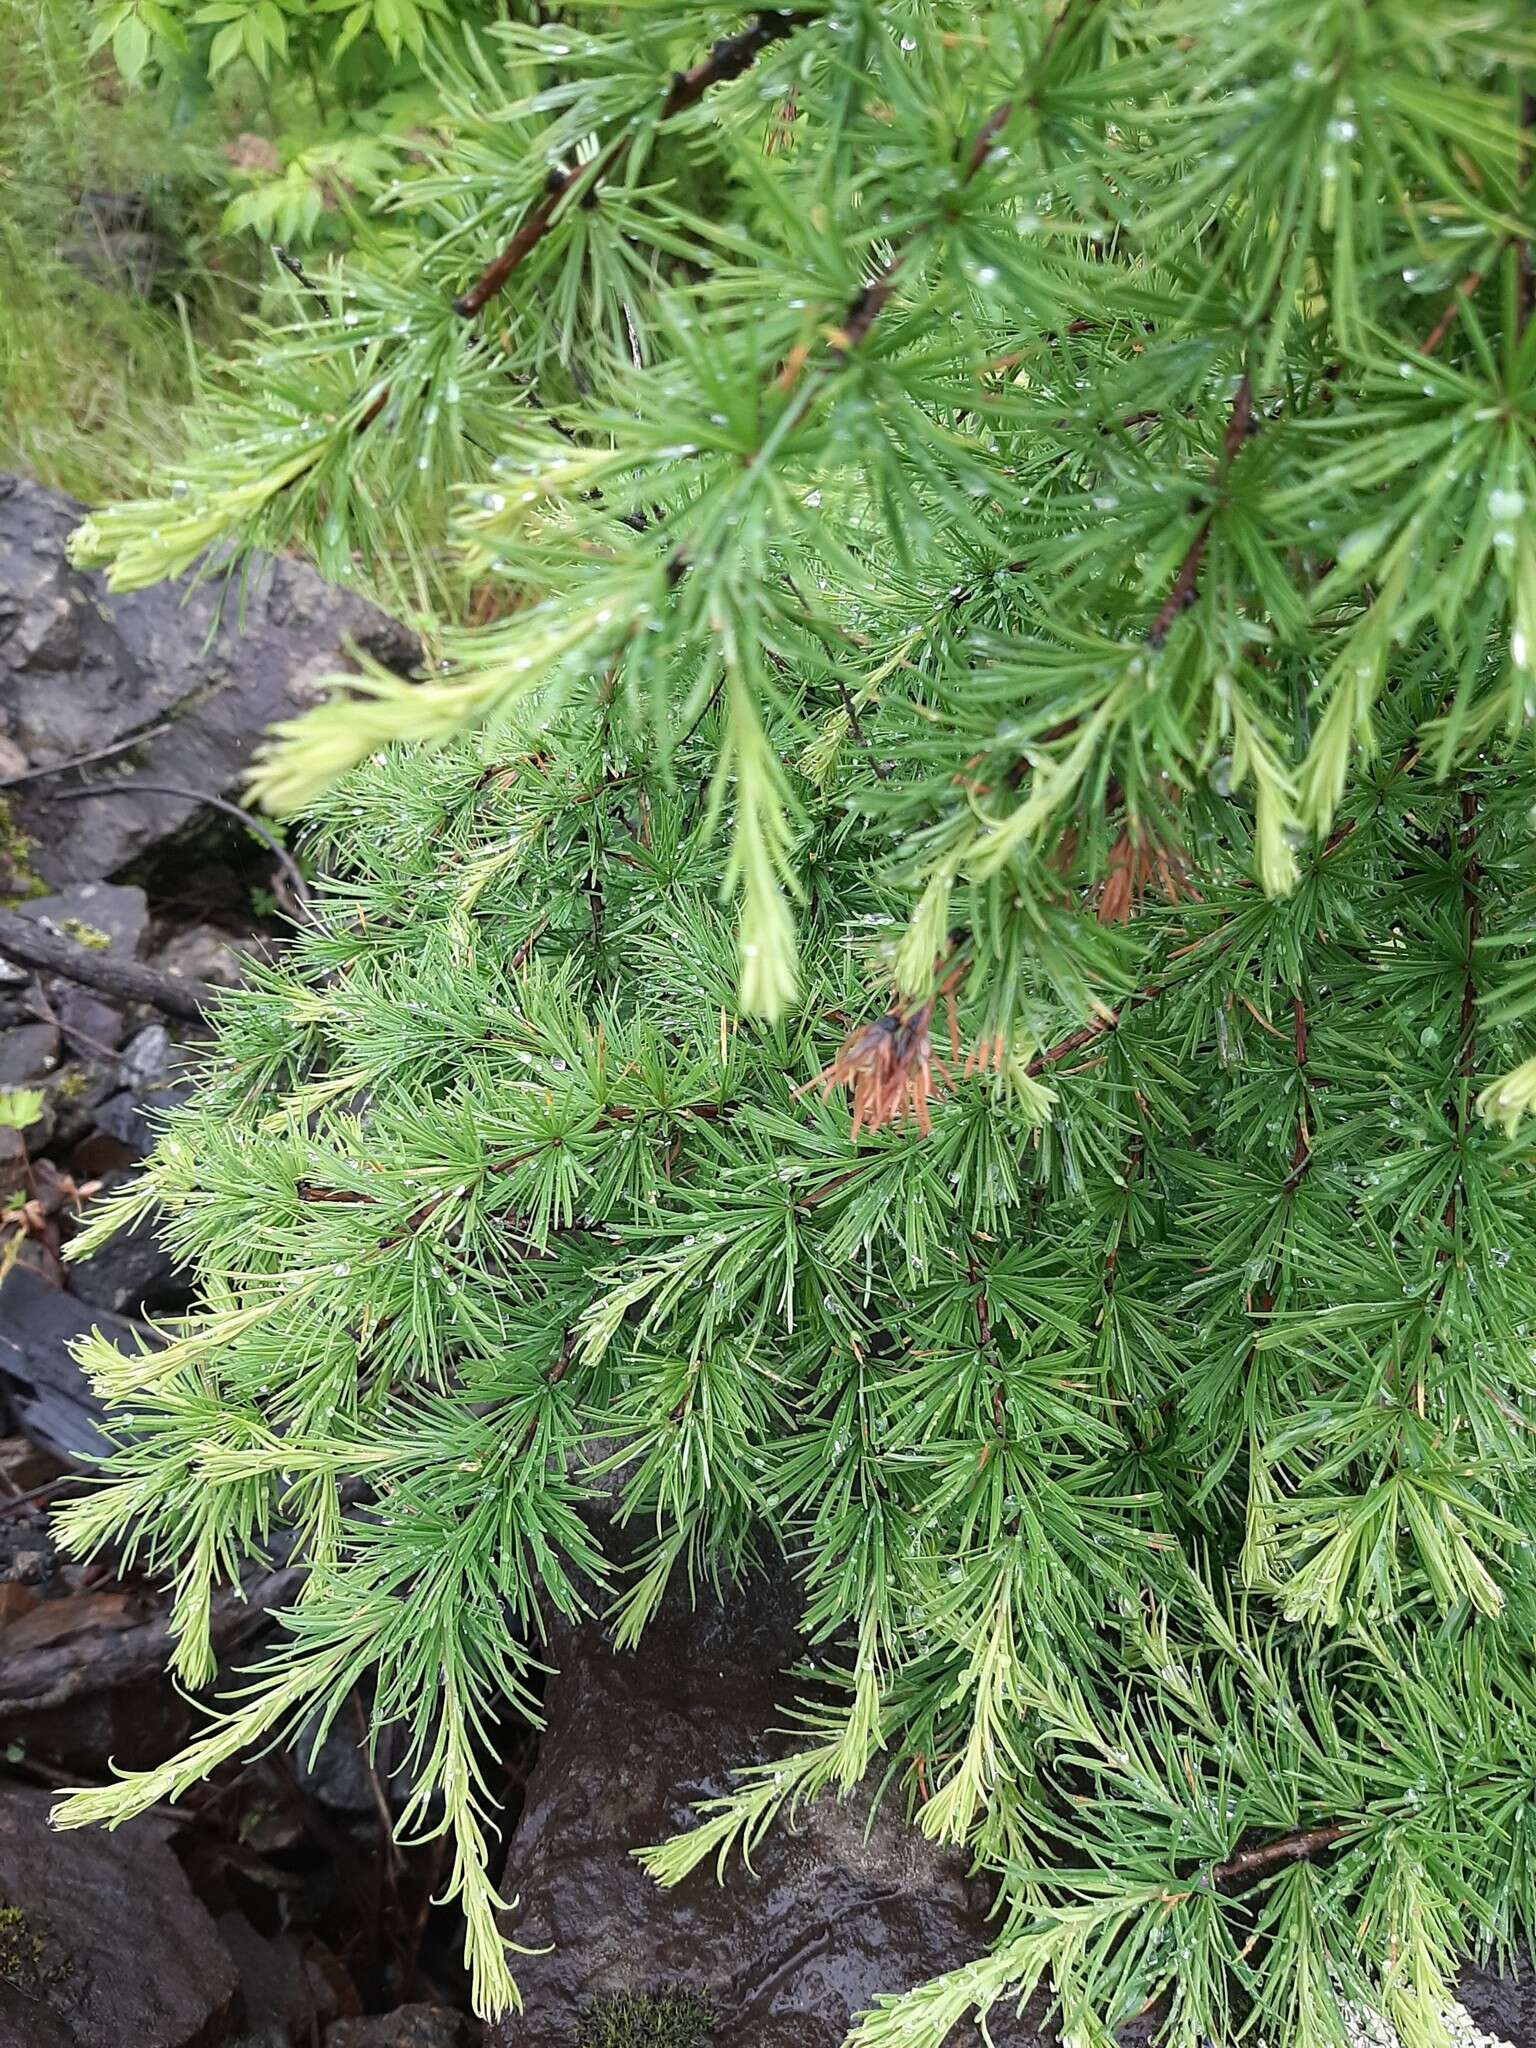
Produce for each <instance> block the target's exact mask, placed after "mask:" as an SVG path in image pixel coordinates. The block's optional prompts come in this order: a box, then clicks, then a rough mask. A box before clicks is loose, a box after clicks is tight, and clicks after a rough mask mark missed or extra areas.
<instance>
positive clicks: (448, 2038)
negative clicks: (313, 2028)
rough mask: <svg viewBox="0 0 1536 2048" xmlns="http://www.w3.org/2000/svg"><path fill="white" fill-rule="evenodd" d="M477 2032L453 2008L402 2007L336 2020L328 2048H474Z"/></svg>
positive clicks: (327, 2037)
mask: <svg viewBox="0 0 1536 2048" xmlns="http://www.w3.org/2000/svg"><path fill="white" fill-rule="evenodd" d="M474 2038H475V2029H474V2028H473V2027H472V2026H471V2024H470V2022H469V2021H468V2019H466V2017H465V2016H464V2014H463V2013H461V2012H458V2011H456V2010H455V2008H454V2007H453V2006H451V2005H403V2006H400V2007H399V2008H398V2009H397V2010H396V2011H394V2012H386V2013H375V2014H374V2015H373V2016H372V2017H371V2018H369V2019H349V2020H337V2021H336V2022H335V2023H334V2024H333V2025H332V2026H329V2027H327V2028H326V2030H325V2048H472V2044H473V2042H474Z"/></svg>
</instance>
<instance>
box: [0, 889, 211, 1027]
mask: <svg viewBox="0 0 1536 2048" xmlns="http://www.w3.org/2000/svg"><path fill="white" fill-rule="evenodd" d="M0 954H4V956H5V957H6V959H8V960H14V961H15V962H16V963H17V965H18V966H21V967H36V968H38V969H40V970H41V971H42V972H43V973H45V974H61V975H62V976H63V977H64V979H65V980H66V981H73V982H78V983H79V984H80V986H81V987H82V988H94V989H98V990H99V991H100V992H101V993H102V994H103V995H107V996H116V997H117V998H118V999H119V1001H121V1002H126V1003H148V1005H149V1006H150V1008H151V1009H152V1010H159V1011H161V1012H162V1013H163V1014H164V1015H166V1016H168V1017H184V1018H186V1019H187V1020H188V1021H189V1022H192V1023H199V1022H201V1020H202V1019H203V1018H204V1017H206V1016H207V1015H208V1014H209V1012H210V1011H211V1010H212V1008H213V1006H214V1003H215V1002H216V1000H217V999H218V997H219V995H220V994H221V991H220V990H218V989H215V988H210V987H209V986H208V984H207V983H206V982H202V981H183V980H182V979H181V978H180V976H178V975H174V974H161V973H159V972H157V970H156V969H155V968H153V967H143V966H141V965H140V964H139V962H138V961H137V960H119V959H118V958H117V957H116V956H115V955H114V954H111V953H98V952H96V951H94V950H93V948H91V947H90V946H81V945H77V944H76V942H75V941H74V940H73V939H67V938H65V936H64V934H63V933H62V932H56V931H54V930H52V928H51V927H50V926H48V925H46V924H43V923H42V922H41V921H40V920H39V919H37V918H31V917H23V916H22V915H21V914H20V913H19V912H18V911H15V910H0Z"/></svg>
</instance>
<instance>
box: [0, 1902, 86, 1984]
mask: <svg viewBox="0 0 1536 2048" xmlns="http://www.w3.org/2000/svg"><path fill="white" fill-rule="evenodd" d="M70 1967H71V1965H70V1961H69V1958H68V1956H63V1955H60V1954H58V1953H57V1948H56V1944H55V1943H54V1941H53V1939H52V1937H51V1936H50V1935H49V1934H48V1933H46V1932H39V1930H38V1929H37V1928H35V1927H34V1926H33V1925H32V1922H31V1921H30V1920H29V1919H28V1917H27V1915H26V1914H25V1913H24V1912H23V1910H22V1909H21V1907H20V1906H11V1905H6V1904H4V1903H0V1980H3V1981H4V1982H5V1983H7V1984H13V1985H15V1986H16V1988H17V1989H18V1990H20V1991H27V1992H35V1991H36V1990H38V1989H39V1988H40V1987H41V1986H43V1985H45V1984H57V1983H60V1982H61V1981H62V1980H63V1979H64V1978H65V1977H67V1976H68V1975H69V1973H70Z"/></svg>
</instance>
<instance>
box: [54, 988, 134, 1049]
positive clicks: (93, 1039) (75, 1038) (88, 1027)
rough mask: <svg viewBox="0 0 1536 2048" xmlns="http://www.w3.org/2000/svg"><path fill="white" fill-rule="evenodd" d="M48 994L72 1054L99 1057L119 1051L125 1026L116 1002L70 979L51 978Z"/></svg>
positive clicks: (65, 1041)
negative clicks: (95, 993) (118, 1047)
mask: <svg viewBox="0 0 1536 2048" xmlns="http://www.w3.org/2000/svg"><path fill="white" fill-rule="evenodd" d="M46 993H47V997H48V1007H49V1008H50V1009H51V1010H52V1011H53V1014H54V1016H55V1017H57V1018H58V1020H59V1028H60V1030H61V1031H62V1032H63V1034H64V1043H65V1044H66V1046H68V1048H69V1050H70V1051H71V1052H72V1053H78V1054H80V1055H82V1056H83V1057H85V1058H87V1059H89V1058H91V1057H93V1056H94V1057H96V1058H98V1059H99V1058H101V1057H103V1056H105V1055H107V1054H110V1053H112V1052H115V1051H116V1049H117V1046H118V1043H119V1041H120V1040H121V1038H122V1035H123V1031H124V1029H125V1025H124V1021H123V1013H122V1011H121V1010H120V1009H118V1008H117V1007H116V1005H115V1004H113V1003H109V1002H108V1001H107V1000H106V998H105V997H104V996H97V995H92V993H91V991H90V990H89V989H88V988H81V987H80V986H79V984H78V983H76V982H70V981H57V980H54V981H50V982H49V983H48V985H47V989H46Z"/></svg>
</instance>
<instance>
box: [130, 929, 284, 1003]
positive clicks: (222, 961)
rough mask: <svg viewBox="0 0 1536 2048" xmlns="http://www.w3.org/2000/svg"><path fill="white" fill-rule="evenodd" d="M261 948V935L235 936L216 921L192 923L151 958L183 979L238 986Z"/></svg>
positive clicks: (222, 985) (177, 933) (230, 986)
mask: <svg viewBox="0 0 1536 2048" xmlns="http://www.w3.org/2000/svg"><path fill="white" fill-rule="evenodd" d="M261 951H262V945H261V941H260V940H259V939H254V938H250V937H245V938H239V937H236V935H235V934H234V933H233V932H226V931H223V930H221V928H220V927H219V926H218V925H216V924H190V925H187V926H186V927H185V928H184V929H183V930H181V931H179V932H176V933H175V934H174V935H173V936H172V937H171V938H169V939H167V940H166V942H165V944H164V945H163V946H161V947H160V948H159V949H158V950H157V951H156V952H154V953H152V954H151V955H150V961H151V964H152V965H153V966H155V967H158V968H159V969H160V972H161V973H162V974H179V975H180V976H181V978H182V979H183V980H184V981H204V982H207V983H208V984H209V986H210V987H212V988H238V987H239V986H240V984H241V982H242V981H244V979H245V970H246V966H247V963H248V962H249V961H251V960H252V959H254V958H257V957H259V955H260V954H261Z"/></svg>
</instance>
